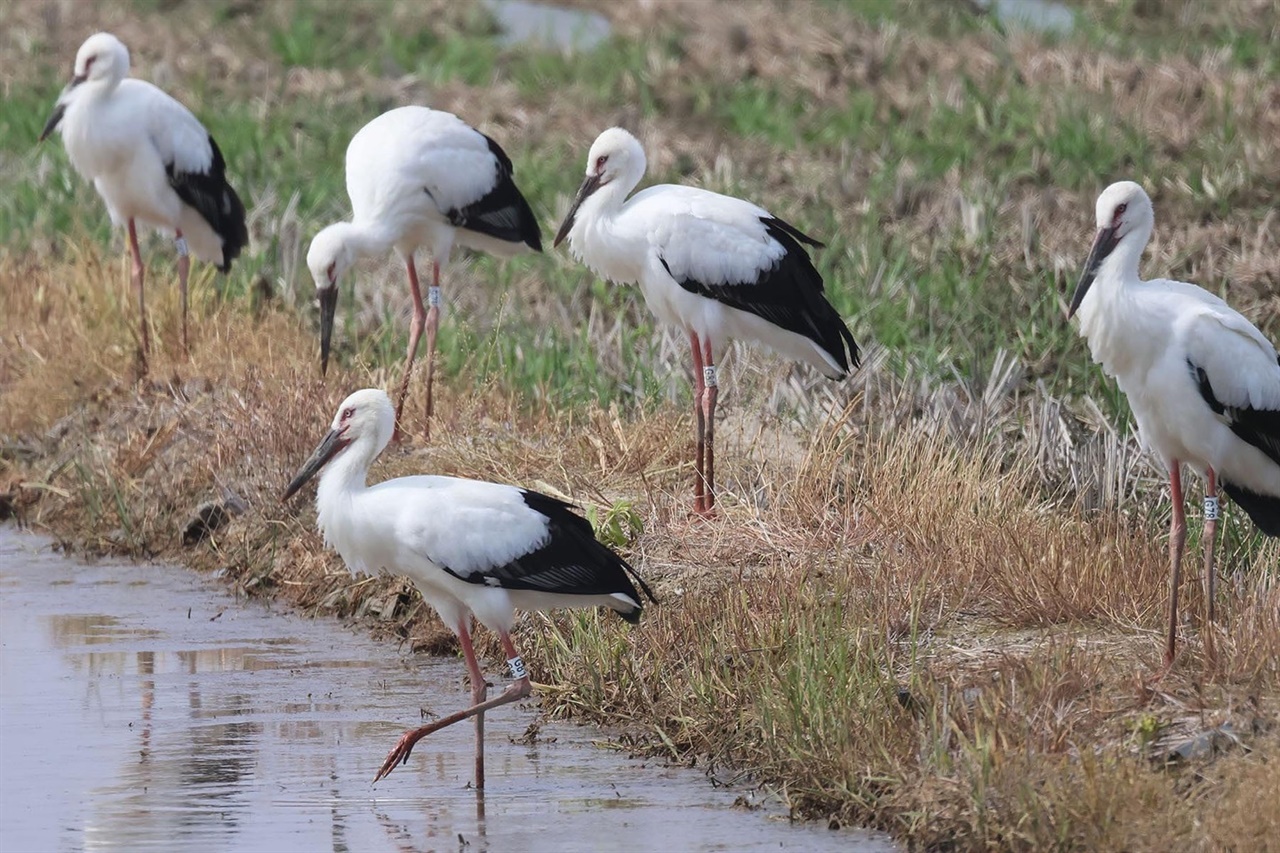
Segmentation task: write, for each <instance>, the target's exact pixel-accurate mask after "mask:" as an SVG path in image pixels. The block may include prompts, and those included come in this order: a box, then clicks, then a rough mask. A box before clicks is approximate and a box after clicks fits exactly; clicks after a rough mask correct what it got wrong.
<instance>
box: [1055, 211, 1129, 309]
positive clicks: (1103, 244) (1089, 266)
mask: <svg viewBox="0 0 1280 853" xmlns="http://www.w3.org/2000/svg"><path fill="white" fill-rule="evenodd" d="M1119 242H1120V235H1118V234H1117V233H1116V228H1115V226H1112V227H1110V228H1099V229H1098V236H1097V237H1094V238H1093V248H1092V249H1090V250H1089V259H1088V260H1087V261H1085V262H1084V271H1083V272H1081V273H1080V283H1079V284H1077V285H1076V292H1075V295H1074V296H1072V297H1071V307H1070V308H1068V309H1067V319H1068V320H1070V319H1071V318H1072V317H1074V316H1075V315H1076V311H1077V310H1078V309H1079V308H1080V303H1081V302H1083V301H1084V295H1085V294H1086V293H1088V292H1089V287H1090V286H1091V285H1092V284H1093V280H1094V278H1095V277H1097V275H1098V267H1100V266H1102V262H1103V261H1105V260H1106V259H1107V255H1110V254H1111V252H1112V251H1113V250H1114V249H1115V247H1116V244H1117V243H1119Z"/></svg>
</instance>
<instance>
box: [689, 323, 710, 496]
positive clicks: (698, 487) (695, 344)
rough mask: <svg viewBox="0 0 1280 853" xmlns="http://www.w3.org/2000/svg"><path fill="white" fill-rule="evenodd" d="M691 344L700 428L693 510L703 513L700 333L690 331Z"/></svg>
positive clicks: (695, 409) (696, 420) (703, 386)
mask: <svg viewBox="0 0 1280 853" xmlns="http://www.w3.org/2000/svg"><path fill="white" fill-rule="evenodd" d="M689 345H690V346H691V347H692V348H693V414H694V423H695V424H696V425H697V429H698V452H697V462H696V463H695V466H694V471H693V511H694V512H696V513H698V514H699V515H701V514H702V513H704V512H706V511H707V481H706V477H705V474H704V468H705V466H706V456H707V433H706V420H705V419H704V418H703V416H702V397H703V393H704V392H705V391H706V384H705V383H704V382H703V373H702V344H701V343H699V341H698V333H697V332H690V333H689Z"/></svg>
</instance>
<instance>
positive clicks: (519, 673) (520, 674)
mask: <svg viewBox="0 0 1280 853" xmlns="http://www.w3.org/2000/svg"><path fill="white" fill-rule="evenodd" d="M507 666H509V667H511V677H512V678H514V679H516V680H519V679H521V678H524V677H525V676H527V675H528V674H529V670H527V669H525V668H524V661H522V660H521V659H520V656H519V655H516V656H515V657H513V658H508V659H507Z"/></svg>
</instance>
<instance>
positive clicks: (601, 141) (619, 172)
mask: <svg viewBox="0 0 1280 853" xmlns="http://www.w3.org/2000/svg"><path fill="white" fill-rule="evenodd" d="M646 166H647V163H646V161H645V156H644V148H643V147H642V146H641V145H640V140H638V139H636V138H635V137H634V136H632V135H631V134H630V133H628V132H627V131H625V130H623V129H622V128H620V127H611V128H609V129H608V130H606V131H605V132H604V133H602V134H600V135H599V136H597V137H596V141H595V142H593V143H592V144H591V151H590V152H589V153H588V154H587V176H586V178H585V179H584V180H583V181H582V186H580V187H579V188H578V195H577V196H576V197H575V198H574V200H573V205H572V206H571V207H570V208H569V214H568V215H567V216H565V218H564V223H563V224H562V225H561V226H560V230H559V231H558V232H557V233H556V239H555V243H554V244H553V245H556V246H559V245H560V243H561V241H563V240H564V238H565V237H567V236H568V234H569V232H570V231H571V230H572V229H573V224H574V220H575V218H576V217H577V215H578V208H580V207H581V206H582V203H583V202H584V201H586V200H587V199H588V198H590V197H591V196H592V195H593V194H594V193H595V192H596V191H597V190H600V189H602V188H604V187H606V186H609V185H611V184H612V185H614V187H615V189H614V191H613V196H615V197H617V198H618V199H619V200H621V199H622V198H623V197H625V196H626V194H627V193H629V192H631V190H633V189H634V188H635V186H636V184H638V183H640V179H641V178H643V177H644V170H645V168H646Z"/></svg>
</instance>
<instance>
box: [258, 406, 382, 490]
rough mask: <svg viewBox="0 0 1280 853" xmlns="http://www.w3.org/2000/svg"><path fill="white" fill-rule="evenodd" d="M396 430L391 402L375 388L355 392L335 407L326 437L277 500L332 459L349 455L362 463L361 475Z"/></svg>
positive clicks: (303, 482) (305, 480)
mask: <svg viewBox="0 0 1280 853" xmlns="http://www.w3.org/2000/svg"><path fill="white" fill-rule="evenodd" d="M395 428H396V410H395V408H394V407H393V406H392V405H391V399H390V398H389V397H387V395H386V393H385V392H383V391H380V390H378V389H377V388H365V389H363V390H361V391H356V392H355V393H354V394H352V395H351V396H349V397H347V399H345V400H343V401H342V405H340V406H338V412H337V414H335V415H334V416H333V423H332V424H331V425H330V427H329V432H328V434H327V435H326V436H325V437H324V439H323V440H322V441H321V442H320V446H319V447H317V448H316V449H315V452H314V453H312V454H311V458H309V459H308V460H307V461H306V462H305V463H304V464H303V466H302V468H300V469H299V470H298V474H297V476H296V477H294V478H293V481H292V482H290V483H289V485H288V487H287V488H286V489H285V491H284V497H283V498H281V500H286V501H287V500H288V499H289V498H291V497H293V495H294V493H295V492H297V491H298V489H300V488H302V487H303V486H304V485H305V484H306V482H307V481H308V480H310V479H311V478H312V477H314V476H315V475H316V474H317V473H319V472H320V470H321V469H322V468H324V467H325V466H326V465H328V464H329V463H330V462H331V461H333V460H334V459H335V458H336V457H338V456H342V455H351V456H354V457H356V458H358V459H360V460H362V461H363V466H362V468H361V469H360V473H361V476H362V477H363V472H364V470H366V469H367V468H368V466H369V463H371V462H372V461H373V460H374V459H375V458H376V457H377V455H378V454H379V453H381V452H382V448H384V447H386V446H387V442H389V441H390V440H391V435H392V433H394V432H395Z"/></svg>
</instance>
